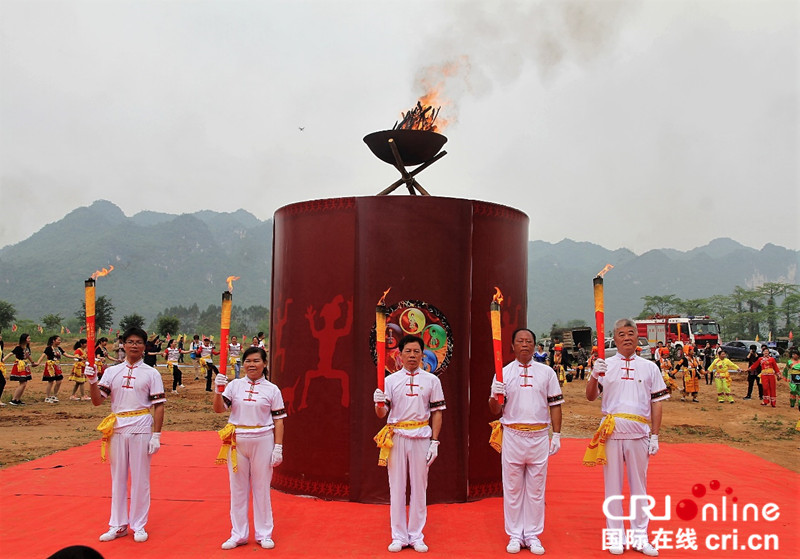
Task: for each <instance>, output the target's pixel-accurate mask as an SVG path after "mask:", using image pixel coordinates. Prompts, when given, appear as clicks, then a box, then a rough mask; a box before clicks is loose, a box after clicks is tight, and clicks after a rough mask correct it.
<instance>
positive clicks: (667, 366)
mask: <svg viewBox="0 0 800 559" xmlns="http://www.w3.org/2000/svg"><path fill="white" fill-rule="evenodd" d="M658 366H659V368H660V369H661V376H662V378H663V379H664V384H665V385H666V387H667V390H668V391H669V394H670V395H672V391H673V390H678V384H677V383H676V382H675V373H673V372H672V361H671V360H670V358H669V351H668V350H667V348H663V347H662V348H661V351H659V358H658Z"/></svg>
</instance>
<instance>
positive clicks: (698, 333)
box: [636, 314, 720, 348]
mask: <svg viewBox="0 0 800 559" xmlns="http://www.w3.org/2000/svg"><path fill="white" fill-rule="evenodd" d="M636 324H637V325H638V327H639V336H640V337H644V338H647V341H648V343H649V344H650V346H651V347H655V345H656V344H657V343H658V342H664V344H666V343H667V342H668V341H669V342H672V343H673V344H674V343H681V344H683V345H686V344H687V343H691V344H692V345H694V346H695V347H701V348H702V347H705V345H706V343H709V344H711V347H717V345H719V343H720V330H719V325H718V324H717V323H716V321H714V320H711V318H710V317H709V316H686V315H658V314H656V315H653V316H650V317H648V318H645V319H640V320H637V321H636Z"/></svg>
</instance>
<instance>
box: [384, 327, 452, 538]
mask: <svg viewBox="0 0 800 559" xmlns="http://www.w3.org/2000/svg"><path fill="white" fill-rule="evenodd" d="M424 347H425V345H424V342H423V341H422V338H419V337H417V336H410V335H409V336H404V337H403V338H402V339H401V340H400V343H399V350H400V354H399V355H400V360H401V361H402V363H403V368H402V369H400V370H398V371H396V372H394V373H392V374H391V375H389V376H388V377H386V381H385V385H384V390H383V391H382V390H381V389H380V388H379V389H377V390H375V393H374V394H373V401H374V402H375V414H376V415H377V416H378V417H380V418H383V417H386V416H387V415H388V416H389V417H388V418H387V420H386V426H385V427H384V428H383V429H381V431H380V432H379V433H378V434H377V435H376V436H375V442H376V443H377V445H378V447H379V448H380V449H381V450H380V456H379V458H378V465H379V466H386V468H387V470H388V474H389V496H390V502H391V504H390V518H391V527H392V543H391V544H389V551H391V552H398V551H400V550H401V549H403V548H404V547H407V546H412V547H413V548H414V550H415V551H418V552H420V553H424V552H426V551H428V546H427V545H426V544H425V541H424V539H423V538H424V534H423V533H422V530H423V529H424V528H425V521H426V519H427V514H428V511H427V506H426V492H427V489H428V469H429V468H430V466H431V464H433V461H434V460H436V457H437V456H438V455H439V431H440V430H441V428H442V411H443V410H444V409H446V406H445V401H444V392H443V391H442V383H441V382H440V381H439V377H437V376H436V375H434V374H432V373H429V372H427V371H425V370H423V369H421V368H420V365H421V364H422V357H423V353H422V351H423V348H424ZM378 404H384V405H381V406H379V405H378ZM407 485H411V501H410V505H409V509H408V515H407V516H406V487H407ZM406 518H408V519H407V520H406Z"/></svg>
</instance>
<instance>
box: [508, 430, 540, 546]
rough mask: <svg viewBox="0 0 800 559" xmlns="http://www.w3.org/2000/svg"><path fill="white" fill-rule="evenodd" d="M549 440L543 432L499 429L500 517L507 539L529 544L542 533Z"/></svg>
mask: <svg viewBox="0 0 800 559" xmlns="http://www.w3.org/2000/svg"><path fill="white" fill-rule="evenodd" d="M549 449H550V438H549V437H548V435H547V429H542V430H541V431H532V432H526V433H524V434H522V433H518V432H516V431H514V430H513V429H503V451H502V454H501V463H502V466H503V516H504V517H505V527H506V534H508V536H509V538H513V539H516V540H519V541H520V542H522V543H524V544H525V545H530V543H531V541H532V540H533V538H538V537H539V534H541V533H542V532H543V531H544V488H545V482H546V481H547V458H548V451H549Z"/></svg>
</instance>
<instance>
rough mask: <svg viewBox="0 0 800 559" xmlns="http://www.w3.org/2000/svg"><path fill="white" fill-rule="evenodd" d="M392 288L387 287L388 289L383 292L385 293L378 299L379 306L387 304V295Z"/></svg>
mask: <svg viewBox="0 0 800 559" xmlns="http://www.w3.org/2000/svg"><path fill="white" fill-rule="evenodd" d="M391 289H392V288H391V287H390V288H389V289H387V290H386V291H384V292H383V295H382V296H381V298H380V300H379V301H378V306H381V307H382V306H383V305H385V304H386V295H387V294H388V293H389V291H391Z"/></svg>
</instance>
